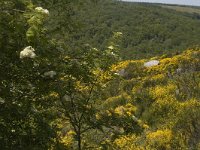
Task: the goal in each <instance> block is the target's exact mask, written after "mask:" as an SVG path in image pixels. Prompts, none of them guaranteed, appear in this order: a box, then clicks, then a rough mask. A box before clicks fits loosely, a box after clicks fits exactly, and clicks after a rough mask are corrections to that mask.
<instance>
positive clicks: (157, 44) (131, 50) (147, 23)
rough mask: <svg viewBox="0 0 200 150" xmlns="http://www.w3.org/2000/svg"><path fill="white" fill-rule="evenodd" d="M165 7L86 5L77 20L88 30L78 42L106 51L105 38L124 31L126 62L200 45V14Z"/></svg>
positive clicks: (119, 4)
mask: <svg viewBox="0 0 200 150" xmlns="http://www.w3.org/2000/svg"><path fill="white" fill-rule="evenodd" d="M162 7H163V6H160V5H150V4H139V3H138V4H137V3H124V2H118V3H116V2H113V1H102V0H100V1H97V3H93V4H91V3H89V2H88V3H87V2H84V3H83V5H82V7H81V8H79V9H78V10H77V13H78V14H79V16H78V17H77V19H78V20H81V22H82V25H83V26H84V27H83V28H82V31H81V33H80V34H78V35H76V36H75V39H76V40H78V41H79V42H81V43H85V42H87V43H89V44H91V45H93V46H95V47H99V48H102V47H104V46H105V44H106V40H105V39H109V38H110V36H111V35H112V33H113V32H116V31H120V32H122V33H123V38H122V43H121V44H120V49H121V56H122V57H123V58H125V59H135V58H137V59H139V58H144V57H146V58H149V57H154V56H155V55H161V54H166V53H169V54H170V53H175V52H179V51H183V50H185V49H187V48H188V47H195V46H196V45H199V42H200V38H199V35H200V28H199V26H200V15H199V14H198V13H194V14H190V13H186V12H183V13H180V12H178V11H175V10H170V9H167V8H166V9H165V8H162ZM171 8H174V7H172V6H171ZM195 9H198V7H197V8H195Z"/></svg>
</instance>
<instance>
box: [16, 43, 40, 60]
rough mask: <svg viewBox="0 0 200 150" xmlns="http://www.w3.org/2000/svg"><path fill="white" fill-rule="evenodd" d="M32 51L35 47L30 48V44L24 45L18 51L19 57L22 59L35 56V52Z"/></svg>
mask: <svg viewBox="0 0 200 150" xmlns="http://www.w3.org/2000/svg"><path fill="white" fill-rule="evenodd" d="M34 51H35V49H34V48H32V46H27V47H25V48H24V49H23V50H22V51H21V52H20V59H23V58H35V57H36V54H35V53H34Z"/></svg>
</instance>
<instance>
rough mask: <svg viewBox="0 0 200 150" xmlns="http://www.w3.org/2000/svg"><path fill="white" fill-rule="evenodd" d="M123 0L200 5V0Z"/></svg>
mask: <svg viewBox="0 0 200 150" xmlns="http://www.w3.org/2000/svg"><path fill="white" fill-rule="evenodd" d="M122 1H130V2H147V3H164V4H178V5H192V6H200V0H122Z"/></svg>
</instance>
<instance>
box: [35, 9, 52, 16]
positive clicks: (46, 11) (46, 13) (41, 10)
mask: <svg viewBox="0 0 200 150" xmlns="http://www.w3.org/2000/svg"><path fill="white" fill-rule="evenodd" d="M35 10H36V11H37V12H41V13H42V14H45V15H49V11H48V10H47V9H43V8H42V7H36V8H35Z"/></svg>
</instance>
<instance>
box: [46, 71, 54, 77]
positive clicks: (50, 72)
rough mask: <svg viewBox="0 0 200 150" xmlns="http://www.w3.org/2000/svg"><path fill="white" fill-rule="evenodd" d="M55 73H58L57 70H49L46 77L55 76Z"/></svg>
mask: <svg viewBox="0 0 200 150" xmlns="http://www.w3.org/2000/svg"><path fill="white" fill-rule="evenodd" d="M55 75H57V73H56V72H55V71H48V72H45V73H44V76H45V77H50V78H53V77H54V76H55Z"/></svg>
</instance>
